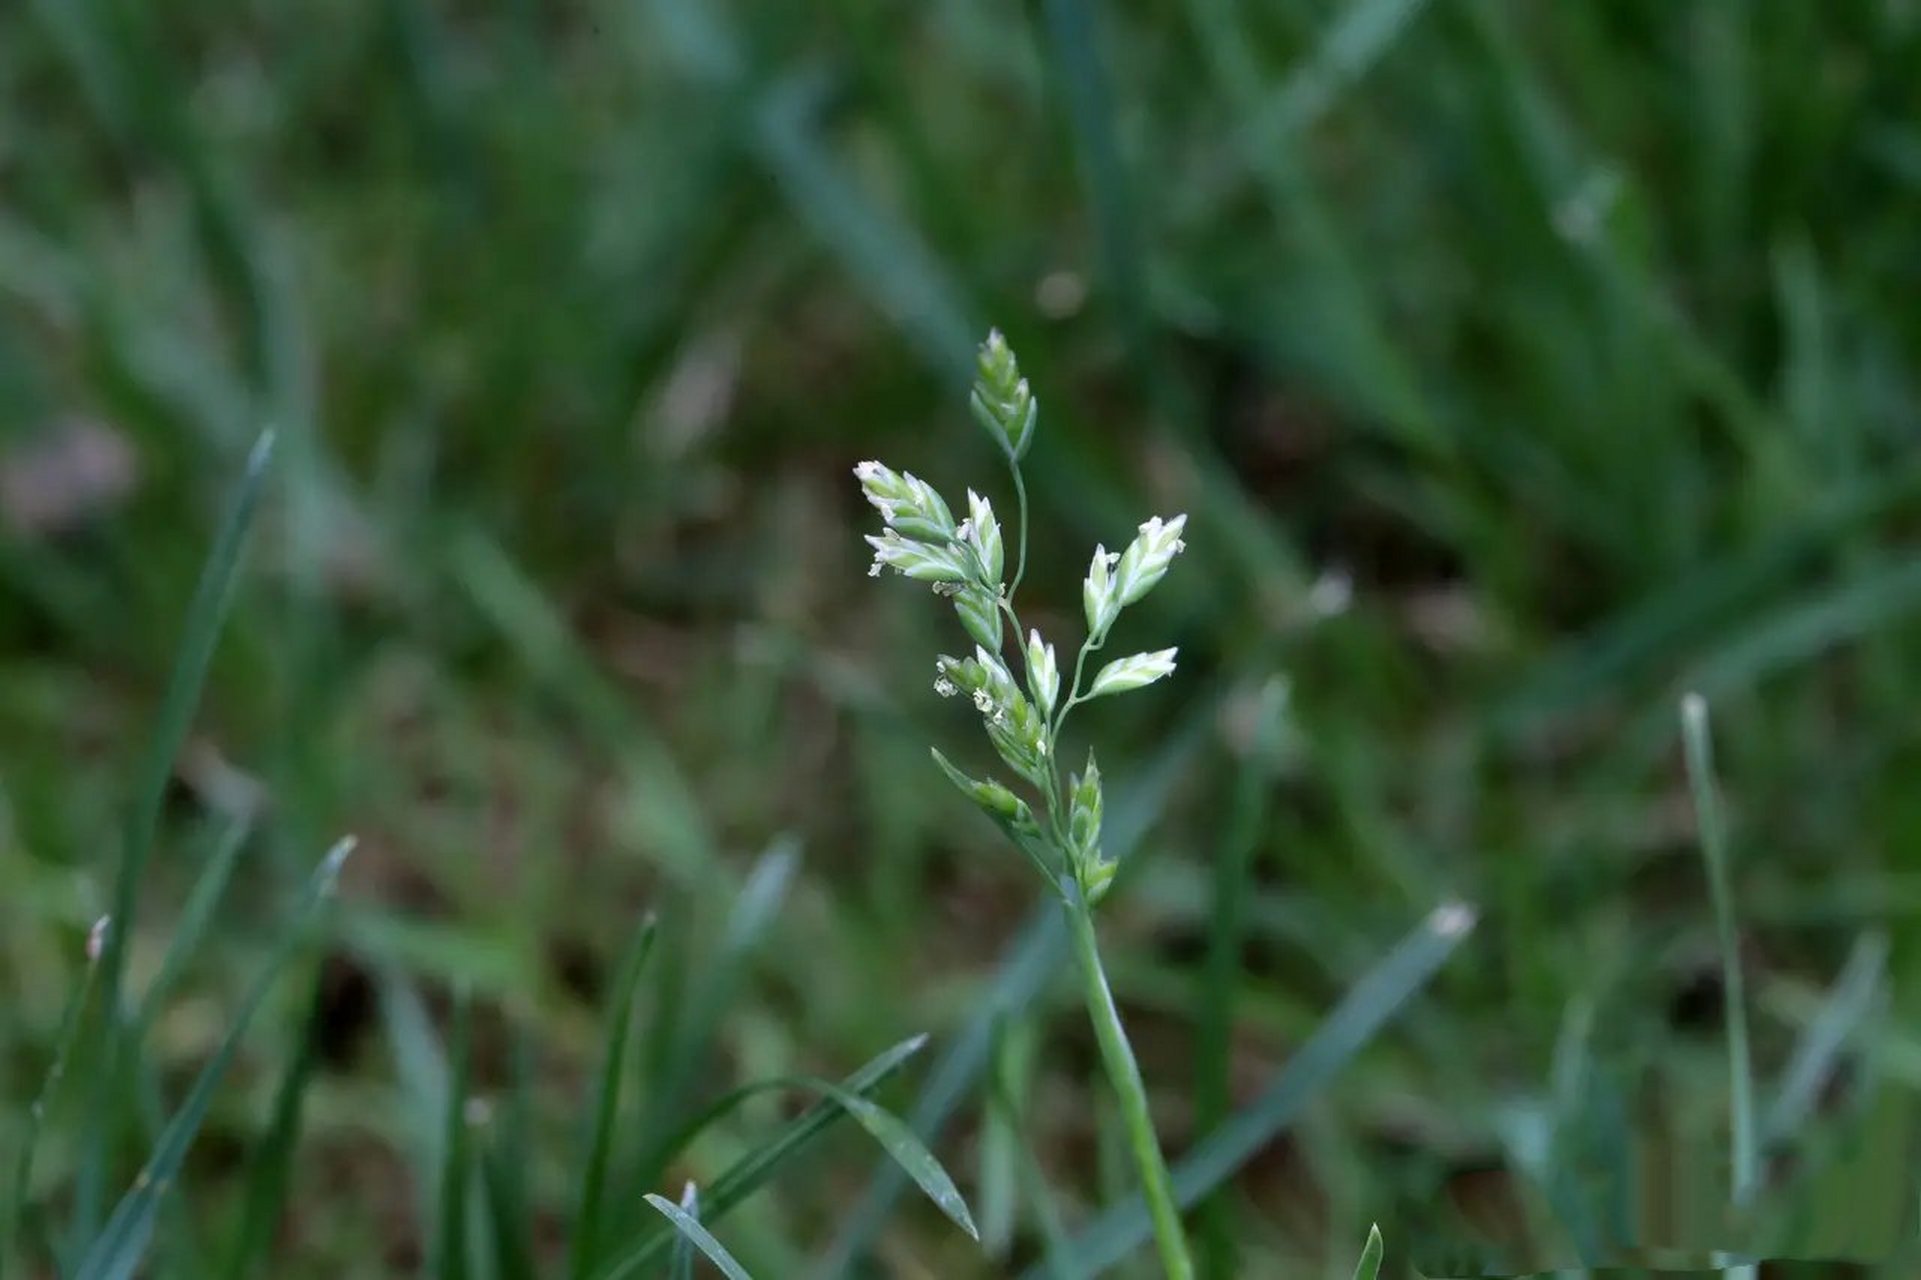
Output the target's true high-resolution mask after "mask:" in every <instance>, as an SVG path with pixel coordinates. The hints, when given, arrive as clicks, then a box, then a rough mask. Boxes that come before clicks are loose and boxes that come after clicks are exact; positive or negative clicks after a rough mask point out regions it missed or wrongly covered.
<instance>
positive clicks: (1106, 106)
mask: <svg viewBox="0 0 1921 1280" xmlns="http://www.w3.org/2000/svg"><path fill="white" fill-rule="evenodd" d="M1041 16H1042V20H1043V22H1044V24H1045V26H1046V29H1047V39H1048V45H1049V47H1050V50H1051V52H1052V56H1053V59H1054V62H1055V64H1056V66H1057V67H1058V69H1059V73H1060V74H1059V77H1058V80H1059V87H1060V92H1061V94H1062V96H1063V97H1064V98H1065V99H1066V103H1065V106H1066V109H1067V118H1068V120H1069V121H1070V123H1071V124H1072V127H1073V132H1074V136H1075V138H1076V139H1077V142H1078V149H1079V151H1080V161H1081V174H1082V180H1083V182H1084V183H1085V184H1086V187H1087V192H1088V196H1089V198H1090V199H1091V201H1092V203H1093V206H1094V227H1095V232H1096V234H1097V235H1098V236H1099V238H1100V254H1101V272H1102V274H1103V275H1105V276H1106V277H1107V281H1108V285H1109V287H1110V288H1112V289H1113V291H1114V302H1115V306H1116V309H1117V311H1118V314H1119V318H1120V321H1121V329H1122V332H1123V333H1124V334H1125V336H1126V338H1127V340H1128V343H1129V345H1130V346H1131V347H1132V348H1133V349H1134V351H1135V353H1136V355H1147V354H1148V353H1147V352H1146V350H1145V344H1146V328H1147V302H1146V298H1147V284H1146V278H1145V275H1144V272H1143V266H1144V264H1145V262H1146V256H1145V255H1144V254H1143V253H1142V252H1141V247H1140V236H1139V233H1138V232H1137V230H1136V219H1135V216H1134V198H1133V193H1132V192H1131V191H1130V190H1129V187H1128V181H1127V167H1126V164H1125V162H1124V161H1123V159H1122V156H1121V147H1120V140H1119V139H1118V138H1117V137H1116V136H1115V132H1114V121H1115V118H1116V114H1115V110H1114V99H1113V93H1112V91H1111V90H1110V89H1109V87H1108V83H1107V76H1106V72H1105V68H1104V67H1103V66H1102V64H1101V54H1100V43H1101V42H1100V38H1099V37H1100V32H1099V31H1098V30H1097V29H1096V26H1095V9H1094V6H1092V5H1090V4H1089V3H1088V0H1044V3H1043V4H1042V6H1041ZM1150 358H1151V357H1150Z"/></svg>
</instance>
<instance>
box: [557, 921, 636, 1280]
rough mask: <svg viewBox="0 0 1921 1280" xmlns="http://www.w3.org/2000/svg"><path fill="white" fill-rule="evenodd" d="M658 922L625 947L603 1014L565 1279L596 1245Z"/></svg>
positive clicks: (590, 1257)
mask: <svg viewBox="0 0 1921 1280" xmlns="http://www.w3.org/2000/svg"><path fill="white" fill-rule="evenodd" d="M658 931H659V930H658V922H657V921H656V920H655V919H654V917H653V916H651V915H650V916H648V917H646V918H645V919H644V920H642V921H641V923H640V931H639V932H638V933H636V934H635V935H634V939H633V941H632V942H631V943H630V944H628V948H627V954H626V955H625V956H624V957H623V958H622V960H621V962H620V973H619V975H618V976H617V977H616V979H615V981H614V995H613V1004H612V1005H611V1006H610V1007H609V1009H608V1011H607V1030H606V1034H605V1035H604V1036H603V1037H602V1039H601V1044H602V1049H601V1065H600V1080H599V1082H598V1084H597V1085H596V1086H595V1089H594V1106H593V1110H592V1111H591V1112H590V1113H589V1114H590V1115H591V1116H592V1117H593V1120H592V1128H591V1129H590V1130H589V1133H588V1139H587V1158H586V1160H585V1161H583V1162H582V1164H581V1170H580V1189H579V1192H578V1194H577V1195H576V1196H575V1199H574V1232H573V1252H572V1261H571V1262H570V1263H569V1265H568V1271H567V1274H568V1275H570V1276H572V1277H573V1278H574V1280H584V1278H585V1277H586V1275H587V1273H588V1271H589V1269H590V1268H591V1267H592V1266H593V1264H594V1259H595V1257H596V1256H597V1246H598V1244H599V1240H600V1206H601V1201H602V1199H603V1196H604V1192H605V1188H606V1183H607V1164H608V1161H609V1159H610V1158H611V1156H612V1153H613V1148H614V1123H615V1120H616V1119H617V1117H618V1114H619V1111H620V1081H621V1072H622V1069H623V1064H624V1063H625V1061H626V1057H627V1039H628V1030H629V1028H630V1027H631V1026H632V1024H633V1017H634V994H635V992H636V991H637V990H638V988H639V986H640V975H641V972H642V971H643V970H644V969H645V968H646V967H647V957H648V956H649V955H651V954H652V953H653V949H654V938H655V936H656V935H657V933H658Z"/></svg>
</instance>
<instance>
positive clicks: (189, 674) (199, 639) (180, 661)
mask: <svg viewBox="0 0 1921 1280" xmlns="http://www.w3.org/2000/svg"><path fill="white" fill-rule="evenodd" d="M273 443H274V436H273V432H272V431H265V432H262V433H261V435H260V438H259V440H258V441H256V442H255V444H254V446H253V451H252V452H251V453H250V454H249V455H248V456H247V465H246V469H245V471H244V472H243V473H242V475H241V479H240V485H239V487H238V489H236V490H235V492H234V495H233V499H232V501H231V503H230V504H229V506H228V508H227V513H226V516H225V518H224V519H223V520H222V521H221V525H220V531H219V533H218V534H217V535H216V536H215V538H214V544H213V549H212V550H211V551H210V552H209V553H208V556H207V561H206V564H205V566H204V567H203V568H202V569H201V572H200V581H199V583H198V584H197V585H196V586H195V588H194V593H193V600H192V601H191V603H189V604H188V606H187V617H186V622H185V625H184V627H183V630H182V634H181V639H180V649H179V653H178V656H177V657H176V658H175V660H174V667H173V672H172V674H171V675H170V676H169V677H168V681H167V689H166V693H165V694H164V695H163V697H162V699H161V703H160V713H159V719H158V722H157V724H156V726H155V729H154V735H153V738H152V739H151V740H150V741H149V742H148V744H147V751H146V755H145V756H144V757H143V758H142V760H141V762H140V765H139V769H138V772H137V773H136V774H135V790H134V800H133V807H132V809H131V810H130V811H129V813H128V818H127V827H126V832H125V835H124V838H123V843H122V845H121V848H120V862H119V865H118V867H117V868H116V869H115V872H114V887H113V911H112V918H113V920H114V921H115V922H116V927H115V928H112V929H109V930H108V931H107V938H106V947H105V950H104V951H103V953H102V954H101V957H100V989H101V992H102V1000H101V1007H102V1009H103V1010H104V1011H105V1012H104V1014H103V1016H102V1017H101V1018H100V1020H99V1028H100V1036H101V1045H102V1051H101V1052H100V1053H98V1054H96V1055H95V1058H94V1067H93V1072H94V1074H93V1087H92V1094H93V1099H92V1100H93V1104H94V1105H93V1111H94V1114H95V1115H98V1116H102V1117H104V1116H107V1115H109V1114H111V1113H112V1111H113V1107H112V1099H111V1096H110V1094H111V1091H112V1088H113V1082H114V1080H115V1078H116V1076H117V1073H118V1068H117V1065H116V1055H115V1054H114V1052H113V1047H114V1046H115V1044H117V1042H118V1036H119V1029H120V1024H121V1016H120V1009H121V995H120V991H121V985H122V981H123V979H124V976H125V973H126V967H127V940H128V937H129V935H130V934H131V933H132V932H133V930H132V929H131V928H127V927H119V926H121V925H123V924H124V923H125V922H128V921H131V920H133V919H135V918H136V911H135V909H136V907H137V906H138V905H139V901H140V881H141V876H142V873H143V872H144V871H145V870H146V866H147V859H148V857H149V856H150V855H151V854H152V852H153V845H154V840H155V838H156V836H157V835H158V833H159V830H160V813H161V809H162V806H163V805H164V804H165V803H166V795H167V785H168V783H169V782H170V781H171V779H172V777H173V763H174V760H175V758H176V757H177V756H178V755H179V754H180V747H181V744H182V743H184V742H185V741H186V737H187V730H188V728H189V727H190V726H191V724H192V722H193V714H194V709H195V708H196V707H198V706H199V704H200V694H201V690H202V689H203V688H204V687H205V685H206V682H207V670H208V667H209V666H210V665H211V664H212V661H213V651H214V646H215V643H216V642H217V641H218V639H219V636H220V628H221V624H222V622H224V621H225V619H226V616H227V609H228V606H229V605H230V604H231V603H232V601H233V593H234V585H235V583H236V581H237V580H238V577H239V570H240V555H241V552H242V551H243V550H244V549H245V547H246V541H247V531H248V529H249V528H250V527H251V526H252V524H253V514H254V508H255V507H256V506H257V505H258V503H259V500H260V493H261V490H262V488H263V487H264V485H265V482H266V478H267V464H268V462H269V461H270V460H271V459H272V457H273ZM112 1129H113V1126H112V1125H110V1124H106V1123H100V1124H96V1125H94V1126H92V1127H91V1129H90V1131H89V1136H88V1142H87V1148H86V1151H85V1154H84V1155H83V1157H82V1160H81V1172H80V1180H79V1185H78V1187H77V1188H76V1190H75V1195H74V1238H75V1240H76V1241H84V1240H86V1239H88V1238H89V1237H91V1236H92V1235H93V1225H94V1220H95V1217H96V1215H97V1213H98V1211H99V1202H100V1190H101V1182H102V1180H103V1178H104V1176H105V1167H106V1144H107V1140H108V1136H109V1134H110V1133H111V1131H112Z"/></svg>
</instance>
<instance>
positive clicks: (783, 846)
mask: <svg viewBox="0 0 1921 1280" xmlns="http://www.w3.org/2000/svg"><path fill="white" fill-rule="evenodd" d="M799 867H800V846H799V843H798V842H797V841H796V840H794V839H793V838H791V837H788V836H782V837H780V838H779V839H777V840H775V841H774V843H773V844H772V845H771V846H770V847H769V848H768V850H767V852H766V853H764V854H762V855H761V857H760V860H759V861H758V862H756V863H755V864H754V867H753V870H751V871H750V872H748V875H747V881H746V883H745V884H743V885H742V886H741V888H740V894H739V896H738V897H737V898H735V900H734V903H733V907H732V909H731V910H730V911H729V913H728V916H727V924H726V926H725V928H724V931H723V933H722V937H721V944H720V953H719V955H718V956H716V957H715V959H714V960H713V962H712V963H711V964H709V965H707V966H706V971H705V973H704V975H703V977H702V980H701V982H700V983H699V985H698V986H697V987H696V988H695V989H694V991H693V994H692V995H691V996H690V997H689V998H688V1001H687V1011H686V1016H685V1017H684V1018H681V1019H679V1020H678V1022H677V1024H676V1025H675V1027H674V1033H673V1036H672V1043H671V1045H670V1046H668V1057H667V1059H666V1061H665V1063H664V1064H663V1065H662V1067H661V1068H660V1070H659V1073H658V1075H657V1077H656V1078H655V1080H654V1082H653V1084H652V1088H651V1089H650V1091H649V1094H648V1108H647V1118H646V1121H645V1124H644V1126H643V1130H642V1132H643V1134H644V1135H645V1136H644V1137H643V1139H642V1141H641V1142H640V1143H639V1144H638V1145H639V1148H640V1151H641V1153H642V1155H641V1159H640V1160H639V1161H638V1186H635V1187H634V1188H633V1189H634V1190H638V1189H639V1187H642V1186H646V1185H647V1184H649V1183H652V1182H654V1181H656V1180H658V1179H659V1177H660V1175H661V1172H662V1169H663V1164H664V1159H665V1157H664V1156H663V1155H662V1153H661V1142H662V1140H663V1139H664V1137H665V1136H666V1134H667V1133H668V1132H669V1130H668V1126H669V1124H671V1123H672V1120H673V1117H674V1116H676V1115H677V1114H678V1113H679V1112H680V1110H681V1108H682V1106H683V1105H684V1104H685V1103H686V1101H687V1099H688V1095H689V1093H690V1092H691V1091H692V1090H693V1088H694V1085H695V1083H696V1081H697V1080H698V1078H699V1075H700V1070H701V1063H702V1061H703V1059H704V1058H705V1057H706V1053H707V1046H708V1045H709V1044H710V1043H711V1042H712V1040H713V1038H714V1032H715V1030H716V1028H717V1027H718V1026H719V1025H720V1018H721V1014H722V1013H723V1012H724V1011H725V1010H726V1008H727V1006H728V1004H729V1003H730V1002H731V1001H732V1000H733V996H734V989H735V987H736V986H737V985H738V984H739V982H740V978H741V975H742V973H743V972H744V971H745V969H746V966H747V961H748V958H749V957H750V956H751V955H752V954H753V952H754V949H755V948H756V947H757V946H758V945H759V944H760V940H761V939H762V937H764V936H765V935H766V933H767V930H768V929H769V928H770V927H771V926H772V924H773V922H774V919H775V917H776V916H778V915H779V913H780V907H781V904H782V903H783V902H785V901H786V900H787V891H788V890H789V889H790V888H791V887H792V886H793V883H794V873H795V872H796V871H797V870H798V869H799ZM630 1185H632V1184H630ZM629 1194H630V1197H631V1192H630V1193H629Z"/></svg>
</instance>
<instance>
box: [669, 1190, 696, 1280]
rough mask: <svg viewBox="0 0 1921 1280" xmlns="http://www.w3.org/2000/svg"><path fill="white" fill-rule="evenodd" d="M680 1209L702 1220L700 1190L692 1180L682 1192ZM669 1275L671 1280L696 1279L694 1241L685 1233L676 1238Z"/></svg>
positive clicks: (689, 1215)
mask: <svg viewBox="0 0 1921 1280" xmlns="http://www.w3.org/2000/svg"><path fill="white" fill-rule="evenodd" d="M680 1211H681V1212H682V1213H684V1214H686V1215H687V1216H688V1217H690V1218H692V1219H693V1220H694V1221H695V1222H699V1221H700V1190H699V1188H697V1187H695V1186H694V1184H693V1183H691V1182H690V1183H688V1184H687V1187H686V1190H684V1191H682V1192H681V1193H680ZM667 1275H668V1277H669V1280H694V1242H693V1241H692V1240H691V1239H689V1238H688V1237H687V1236H685V1235H679V1236H676V1237H675V1238H674V1257H673V1260H672V1261H671V1262H670V1263H668V1266H667Z"/></svg>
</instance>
